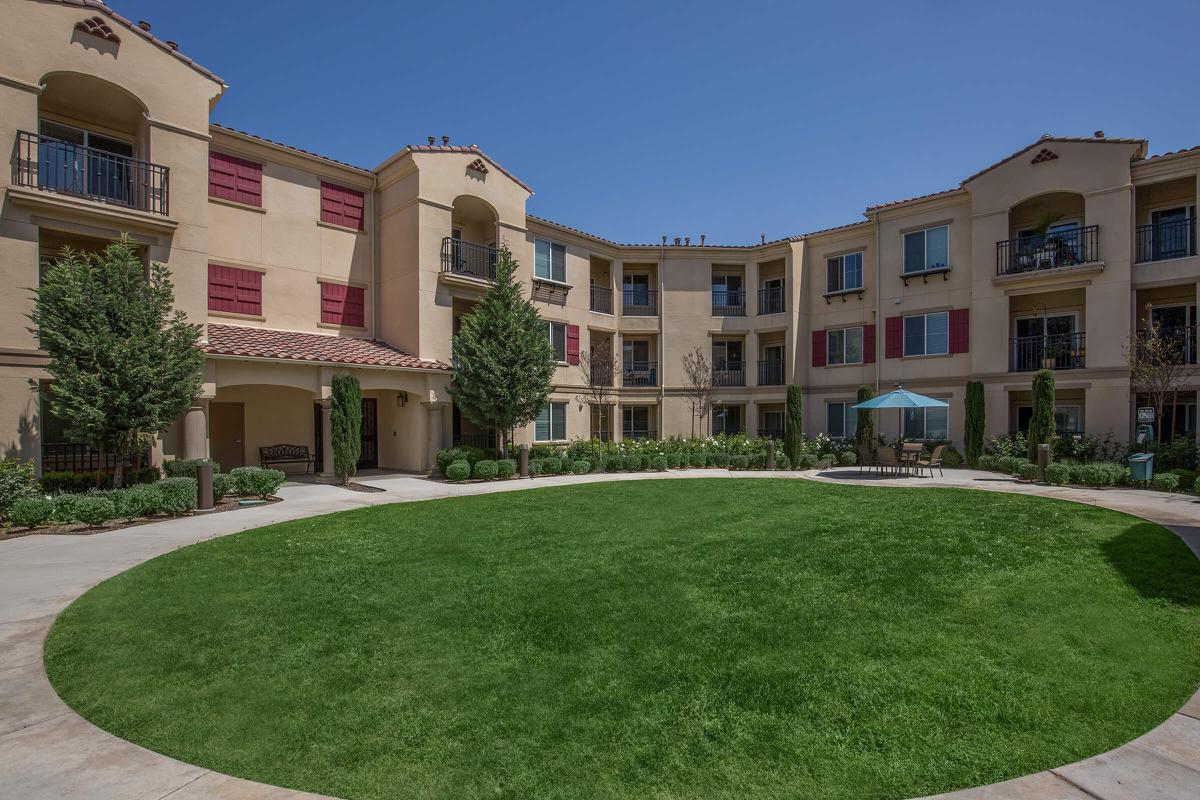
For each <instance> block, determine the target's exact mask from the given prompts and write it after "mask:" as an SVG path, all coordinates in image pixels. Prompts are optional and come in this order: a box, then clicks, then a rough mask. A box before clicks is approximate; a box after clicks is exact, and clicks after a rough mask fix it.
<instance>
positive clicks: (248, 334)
mask: <svg viewBox="0 0 1200 800" xmlns="http://www.w3.org/2000/svg"><path fill="white" fill-rule="evenodd" d="M199 346H200V349H201V350H203V351H204V352H205V353H206V354H207V355H209V356H212V357H214V358H230V359H257V360H266V361H277V362H287V363H293V364H295V363H300V364H314V365H321V366H343V367H363V368H380V369H405V370H417V371H423V372H448V371H450V369H451V367H450V365H449V364H446V363H444V362H441V361H436V360H433V359H426V358H419V357H417V356H414V355H412V354H411V353H406V352H404V351H403V350H400V349H398V348H395V347H392V346H391V345H389V344H388V343H387V342H383V341H379V340H376V339H364V338H358V337H353V336H336V335H333V334H322V333H309V332H305V331H286V330H279V329H276V328H258V327H249V326H245V325H226V324H222V323H215V322H210V323H209V324H208V337H207V339H206V340H205V341H203V342H201V343H200V345H199Z"/></svg>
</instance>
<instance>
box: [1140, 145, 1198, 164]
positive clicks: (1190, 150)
mask: <svg viewBox="0 0 1200 800" xmlns="http://www.w3.org/2000/svg"><path fill="white" fill-rule="evenodd" d="M1198 150H1200V145H1195V146H1194V147H1185V148H1183V149H1181V150H1168V151H1167V152H1165V153H1155V154H1154V155H1152V156H1146V158H1145V159H1144V160H1145V161H1151V160H1153V159H1156V158H1167V157H1168V156H1181V155H1183V154H1184V153H1195V152H1196V151H1198Z"/></svg>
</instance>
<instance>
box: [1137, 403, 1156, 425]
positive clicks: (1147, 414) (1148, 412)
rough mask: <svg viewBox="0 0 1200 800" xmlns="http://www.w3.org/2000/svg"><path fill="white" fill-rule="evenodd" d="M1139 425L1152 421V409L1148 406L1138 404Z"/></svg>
mask: <svg viewBox="0 0 1200 800" xmlns="http://www.w3.org/2000/svg"><path fill="white" fill-rule="evenodd" d="M1137 421H1138V424H1139V425H1149V424H1150V423H1152V422H1154V409H1153V408H1152V407H1150V406H1140V407H1139V408H1138V412H1137Z"/></svg>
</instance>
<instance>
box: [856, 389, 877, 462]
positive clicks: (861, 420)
mask: <svg viewBox="0 0 1200 800" xmlns="http://www.w3.org/2000/svg"><path fill="white" fill-rule="evenodd" d="M874 396H875V393H874V392H872V391H871V387H870V386H867V385H865V384H864V385H862V386H860V387H858V402H859V403H865V402H866V401H868V400H870V399H871V398H872V397H874ZM874 439H875V418H874V417H872V416H871V409H869V408H860V409H859V410H858V428H857V429H856V432H855V434H854V441H856V442H858V443H859V444H865V445H866V446H867V447H870V446H871V442H872V441H873V440H874Z"/></svg>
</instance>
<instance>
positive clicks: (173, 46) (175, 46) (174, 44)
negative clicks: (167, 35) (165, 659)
mask: <svg viewBox="0 0 1200 800" xmlns="http://www.w3.org/2000/svg"><path fill="white" fill-rule="evenodd" d="M167 47H169V48H171V49H172V50H178V49H179V42H172V41H171V40H170V39H167Z"/></svg>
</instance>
